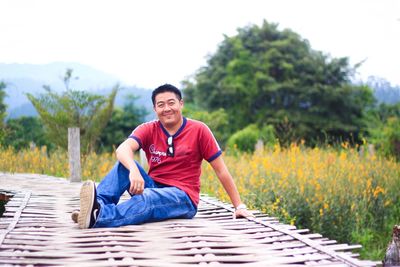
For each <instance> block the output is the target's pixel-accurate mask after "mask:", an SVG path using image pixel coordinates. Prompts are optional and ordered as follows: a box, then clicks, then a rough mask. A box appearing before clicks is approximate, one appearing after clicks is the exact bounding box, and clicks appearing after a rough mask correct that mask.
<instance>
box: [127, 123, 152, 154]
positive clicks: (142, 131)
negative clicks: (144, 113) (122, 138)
mask: <svg viewBox="0 0 400 267" xmlns="http://www.w3.org/2000/svg"><path fill="white" fill-rule="evenodd" d="M150 128H151V126H150V124H149V123H142V124H140V125H139V126H137V127H136V128H135V129H134V130H133V131H132V133H131V134H130V135H129V138H132V139H135V140H136V141H137V142H138V143H139V146H140V148H143V147H144V146H146V143H147V138H148V137H149V130H150Z"/></svg>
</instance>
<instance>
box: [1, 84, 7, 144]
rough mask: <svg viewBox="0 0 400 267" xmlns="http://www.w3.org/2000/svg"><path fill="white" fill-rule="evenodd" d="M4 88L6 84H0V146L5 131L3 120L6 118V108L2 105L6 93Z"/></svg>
mask: <svg viewBox="0 0 400 267" xmlns="http://www.w3.org/2000/svg"><path fill="white" fill-rule="evenodd" d="M5 88H6V84H5V83H4V82H0V144H2V143H3V139H4V137H5V129H4V118H5V117H6V110H7V106H6V104H5V103H4V98H5V97H6V92H5V91H4V89H5Z"/></svg>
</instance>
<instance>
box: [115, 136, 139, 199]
mask: <svg viewBox="0 0 400 267" xmlns="http://www.w3.org/2000/svg"><path fill="white" fill-rule="evenodd" d="M138 149H139V143H138V142H137V141H136V140H135V139H133V138H128V139H126V140H125V141H124V142H123V143H122V144H120V145H119V146H118V148H117V150H116V155H117V159H118V160H119V162H121V163H122V165H124V166H125V168H127V169H128V170H129V181H130V183H131V185H130V187H129V192H130V193H131V194H141V193H143V190H144V179H143V177H142V175H141V174H140V171H139V169H138V167H137V166H136V163H135V160H134V151H137V150H138Z"/></svg>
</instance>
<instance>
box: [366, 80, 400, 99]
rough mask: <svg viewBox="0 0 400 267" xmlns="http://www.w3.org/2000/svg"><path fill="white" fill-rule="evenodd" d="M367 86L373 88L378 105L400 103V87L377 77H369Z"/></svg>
mask: <svg viewBox="0 0 400 267" xmlns="http://www.w3.org/2000/svg"><path fill="white" fill-rule="evenodd" d="M367 85H368V86H369V87H371V88H372V90H373V92H374V96H375V98H376V100H377V101H378V103H386V104H396V103H399V102H400V86H399V85H397V86H394V85H391V84H390V82H389V81H387V80H385V79H383V78H380V77H375V76H370V77H368V80H367Z"/></svg>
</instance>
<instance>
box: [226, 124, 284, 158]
mask: <svg viewBox="0 0 400 267" xmlns="http://www.w3.org/2000/svg"><path fill="white" fill-rule="evenodd" d="M258 140H261V141H263V143H264V145H266V146H268V147H273V146H274V145H275V144H276V137H275V131H274V127H273V126H272V125H266V126H264V127H262V128H261V129H259V128H258V127H257V125H256V124H250V125H248V126H247V127H246V128H244V129H242V130H239V131H237V132H236V133H234V134H233V135H232V136H231V137H230V138H229V139H228V143H227V144H228V147H229V148H231V149H232V148H237V149H239V150H240V151H244V152H253V151H254V149H255V145H256V143H257V141H258Z"/></svg>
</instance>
